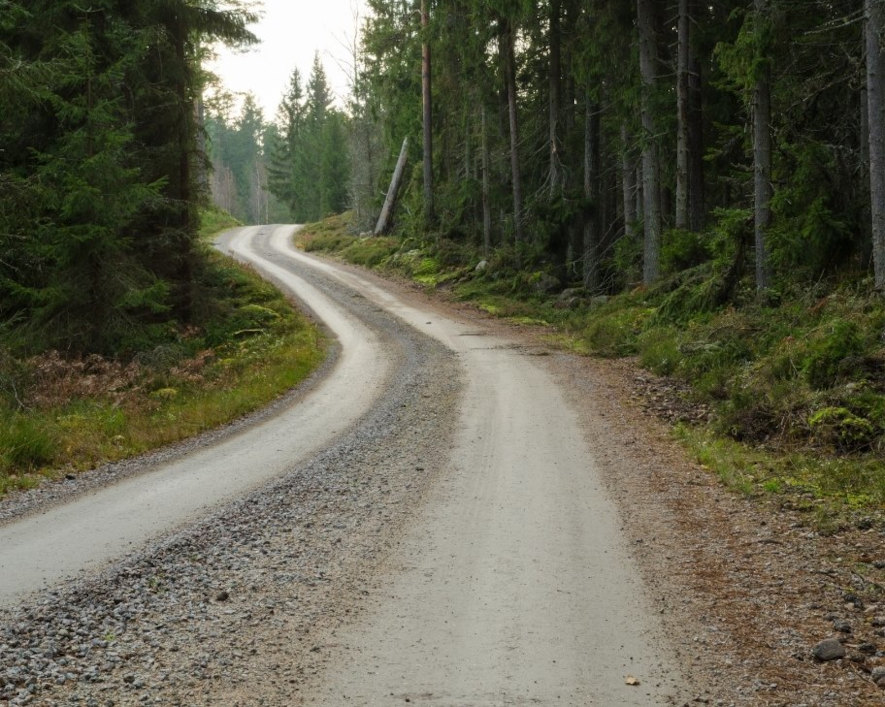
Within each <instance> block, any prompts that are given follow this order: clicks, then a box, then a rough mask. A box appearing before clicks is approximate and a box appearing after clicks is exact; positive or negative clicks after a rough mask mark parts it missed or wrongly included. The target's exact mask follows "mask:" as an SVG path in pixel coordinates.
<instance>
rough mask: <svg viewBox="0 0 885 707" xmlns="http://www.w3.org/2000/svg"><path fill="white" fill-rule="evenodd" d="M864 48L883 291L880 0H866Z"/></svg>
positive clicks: (883, 21) (884, 140)
mask: <svg viewBox="0 0 885 707" xmlns="http://www.w3.org/2000/svg"><path fill="white" fill-rule="evenodd" d="M864 12H865V14H866V49H867V113H868V116H869V118H868V123H869V152H870V209H871V224H872V232H873V272H874V276H875V287H876V289H877V290H885V56H883V51H882V39H881V36H882V31H883V29H885V9H883V6H882V2H881V0H865V2H864Z"/></svg>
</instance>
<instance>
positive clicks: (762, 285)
mask: <svg viewBox="0 0 885 707" xmlns="http://www.w3.org/2000/svg"><path fill="white" fill-rule="evenodd" d="M754 7H755V10H756V16H757V22H758V21H760V20H761V21H766V20H767V0H754ZM765 51H766V50H765V49H763V52H765ZM758 59H761V61H760V62H759V64H760V65H759V68H758V69H757V71H758V75H757V76H756V84H755V86H754V88H753V192H754V198H753V204H754V233H755V246H756V289H757V291H760V292H761V291H763V290H766V289H768V288H769V287H771V275H770V273H769V264H768V244H767V240H768V229H769V228H770V226H771V195H772V188H771V67H770V66H769V64H768V63H767V59H768V57H766V56H760V57H758Z"/></svg>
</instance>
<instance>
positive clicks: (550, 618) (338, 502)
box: [0, 227, 689, 705]
mask: <svg viewBox="0 0 885 707" xmlns="http://www.w3.org/2000/svg"><path fill="white" fill-rule="evenodd" d="M291 231H292V229H291V228H284V227H278V228H261V229H259V228H252V229H244V230H241V231H238V232H236V233H233V234H230V235H229V236H228V237H227V238H226V239H225V240H224V246H225V247H226V248H228V249H230V250H231V251H232V252H234V253H235V254H236V255H237V256H238V257H240V258H242V259H246V260H249V261H250V262H253V263H254V264H255V265H256V267H257V268H259V269H260V270H261V271H262V272H264V273H265V274H266V275H267V276H269V277H271V278H273V279H274V280H276V281H277V282H279V283H280V285H281V286H284V287H287V288H289V289H291V290H292V291H293V293H295V294H296V295H297V296H298V297H299V298H301V299H302V300H303V301H304V302H305V303H306V304H307V305H308V306H309V307H310V308H311V309H313V310H314V312H315V313H316V314H317V315H318V316H320V317H322V318H323V319H324V320H325V321H326V322H327V324H328V325H329V327H330V328H331V329H332V330H333V331H334V332H335V333H336V334H337V336H338V338H339V341H340V344H341V354H340V358H339V361H338V363H337V365H336V367H335V369H334V370H333V372H332V373H331V374H330V375H329V377H328V378H327V379H326V381H325V382H323V383H322V384H317V385H316V386H315V388H314V389H313V390H312V391H311V392H310V393H309V394H308V395H306V396H304V399H302V400H299V401H295V404H294V405H291V406H289V407H287V408H286V409H284V410H282V411H280V412H279V413H278V414H276V415H274V416H273V417H271V418H270V419H268V420H265V421H262V422H260V424H256V425H252V426H249V427H247V428H246V429H243V430H241V431H239V432H237V433H236V434H233V435H229V436H228V438H227V439H225V440H223V441H222V443H221V445H213V446H212V447H210V448H207V449H203V448H202V446H201V445H199V444H197V445H196V447H195V448H194V449H193V450H191V451H189V452H188V453H186V454H184V455H183V456H181V455H179V456H180V457H181V458H180V459H176V460H173V461H172V462H171V463H165V462H164V464H163V465H161V467H160V468H159V469H153V468H152V467H148V468H145V469H143V470H141V472H140V473H136V474H133V475H132V476H131V477H130V479H129V480H126V481H124V482H121V483H116V484H112V485H110V486H108V487H107V488H106V489H103V490H100V491H98V492H96V493H93V494H87V495H85V496H82V495H81V496H80V497H77V498H75V499H74V500H72V501H71V502H70V503H66V504H61V505H56V506H52V507H50V508H47V509H44V512H42V513H39V514H37V515H31V516H29V517H26V518H24V519H23V520H20V521H17V522H10V523H7V524H6V525H5V526H4V527H3V528H2V532H3V533H5V535H4V536H3V538H4V539H0V548H3V547H4V546H6V545H9V546H11V547H15V546H16V543H18V542H20V541H19V540H9V538H16V537H21V538H23V537H24V536H25V535H28V534H31V533H33V534H34V535H36V536H37V537H38V538H43V539H42V540H40V542H42V543H43V545H41V546H39V547H37V546H31V549H27V550H24V551H21V550H20V551H19V555H20V556H21V555H24V556H28V555H30V556H37V555H41V554H43V553H46V554H45V559H44V560H42V561H41V562H40V563H34V564H35V566H36V567H37V568H38V571H37V572H36V573H35V574H33V576H34V577H37V581H36V583H34V581H33V579H31V580H29V581H30V582H31V584H30V585H27V587H24V586H23V585H20V584H19V580H18V578H19V577H20V576H25V575H27V574H28V572H25V571H24V570H20V569H16V568H14V566H13V565H11V564H9V563H11V562H12V561H13V560H11V559H7V558H8V557H11V555H7V556H5V557H4V559H0V564H2V563H5V565H4V566H3V569H2V575H0V576H2V578H3V579H2V582H3V584H4V586H5V587H7V589H5V591H6V595H5V596H6V597H7V598H6V602H7V608H6V609H4V611H3V612H2V613H0V619H2V622H0V623H2V625H3V626H4V627H5V628H4V633H3V634H2V635H0V661H2V664H3V665H6V666H7V669H6V672H5V673H3V672H0V699H2V698H4V697H5V698H6V699H7V700H9V701H10V703H11V704H29V703H33V701H34V700H35V699H36V700H37V701H38V702H42V703H46V704H58V703H61V702H62V701H64V700H68V699H69V700H70V701H71V703H75V702H78V701H80V700H83V699H86V700H87V701H90V700H93V699H95V698H96V697H101V698H102V699H104V698H107V697H112V698H113V700H114V702H115V703H116V704H140V703H144V702H145V701H146V700H148V701H150V700H153V701H160V702H163V703H168V704H187V705H192V704H276V705H284V704H285V705H288V704H299V703H301V704H326V705H341V704H364V705H386V704H401V703H405V702H409V703H419V704H420V703H427V704H438V705H502V704H565V705H588V704H599V705H654V704H682V703H683V702H685V700H686V699H687V698H688V695H689V693H688V692H687V688H686V685H685V680H684V678H683V673H682V671H681V669H680V666H679V665H678V664H677V661H676V659H675V658H674V657H673V656H674V653H673V651H672V650H671V647H670V646H669V644H668V642H667V640H666V639H665V637H664V636H663V634H662V629H661V627H660V625H659V624H658V621H657V617H656V613H655V611H654V609H652V606H651V604H650V603H649V601H648V600H647V598H646V595H645V592H644V589H643V583H642V581H641V579H640V576H639V573H638V571H637V569H636V568H635V566H634V564H633V561H632V560H631V555H630V553H629V552H628V550H627V546H626V542H625V540H624V538H623V536H622V533H621V529H620V522H619V518H618V513H617V511H616V510H615V507H614V505H613V504H612V502H611V501H610V500H609V498H608V497H607V494H606V491H605V490H604V488H603V485H602V483H601V481H600V479H599V478H598V476H597V469H596V465H595V461H594V450H593V449H592V448H590V446H589V445H588V443H587V441H586V436H585V432H584V430H583V429H582V427H581V425H580V424H579V423H578V421H577V418H576V416H575V414H574V413H573V411H572V408H571V407H570V403H569V402H567V397H566V396H565V395H564V394H563V391H562V390H561V389H560V388H559V386H558V384H557V383H556V381H555V380H554V378H553V377H552V376H551V375H550V374H549V373H548V372H547V371H546V369H545V367H544V366H542V365H539V364H540V362H541V361H543V356H542V355H541V354H544V353H545V352H544V351H543V350H540V349H537V348H534V347H531V346H523V345H519V344H516V343H514V342H513V341H512V340H510V339H508V338H506V337H501V336H497V335H495V334H493V333H492V332H491V331H490V330H489V329H487V328H486V327H484V326H483V325H482V324H480V323H477V322H475V321H473V322H470V321H466V320H465V321H462V320H460V319H458V318H457V317H456V316H453V315H451V314H450V315H449V316H443V315H442V314H440V313H439V312H438V311H437V310H434V309H433V308H430V307H428V306H426V305H422V304H421V303H420V302H419V301H418V300H417V299H415V298H403V297H401V296H396V295H394V294H391V292H389V291H388V290H387V289H385V288H384V287H383V286H382V285H381V284H380V283H379V282H378V281H377V280H374V279H372V278H369V277H368V276H364V275H360V274H358V273H356V272H355V271H353V270H352V269H347V268H340V267H338V266H334V265H330V264H328V263H324V262H320V261H316V260H314V259H312V258H308V257H307V256H304V255H302V254H300V253H297V252H295V251H294V250H293V249H292V247H291V245H290V243H289V240H290V236H291ZM434 342H435V343H434ZM379 394H382V397H381V398H380V399H378V398H377V395H379ZM320 430H322V431H320ZM170 464H171V466H170ZM207 472H208V473H210V474H212V475H213V480H212V481H210V480H207V478H206V477H204V476H200V474H204V473H207ZM215 477H217V479H216V478H215ZM189 479H193V481H190V480H189ZM225 479H242V481H241V482H238V483H241V486H240V487H239V488H235V487H233V486H231V485H228V483H227V482H226V481H225V482H224V483H218V482H219V481H221V480H225ZM262 479H263V481H262ZM191 483H194V484H196V486H189V484H191ZM262 483H263V485H262ZM215 486H220V487H222V489H223V491H222V492H221V493H220V494H219V495H218V496H216V497H213V498H209V497H207V495H206V494H205V493H204V491H203V489H204V488H214V487H215ZM244 494H245V496H244V497H243V499H242V500H239V501H230V505H225V504H227V503H229V499H232V498H234V497H236V496H238V495H239V496H243V495H244ZM102 499H104V500H102ZM79 504H92V505H79ZM95 504H98V505H95ZM118 504H128V505H124V506H122V507H123V508H124V509H125V510H123V511H122V513H121V511H120V510H119V506H118ZM167 506H183V510H182V511H181V512H180V514H179V515H177V516H176V517H175V518H174V519H172V520H167V519H164V518H160V517H159V516H160V511H161V510H164V511H165V509H166V507H167ZM84 509H85V510H84ZM105 509H106V510H105ZM143 511H146V513H143ZM139 513H141V514H142V515H141V517H143V518H146V519H148V520H149V522H147V525H148V529H147V531H146V532H145V534H143V535H141V536H133V535H130V534H129V530H128V528H129V526H130V525H134V526H139V525H141V523H140V522H139V521H137V520H133V519H129V518H126V519H125V520H126V522H123V521H122V520H121V521H119V522H120V525H119V526H118V525H115V524H116V523H118V520H116V519H117V518H118V517H121V516H133V518H135V517H136V516H138V514H139ZM84 514H85V515H87V516H89V522H88V523H86V522H83V521H82V520H81V521H72V522H74V523H75V524H74V525H70V526H62V525H61V523H62V522H67V521H64V519H65V518H72V517H75V516H80V515H84ZM90 525H95V526H96V532H99V531H100V530H101V531H103V535H102V538H101V539H100V540H99V539H98V536H90V535H88V534H87V533H88V532H89V526H90ZM23 528H27V532H23V531H22V530H21V529H23ZM42 529H51V530H52V532H50V533H42ZM139 532H141V531H139ZM16 533H18V534H19V535H18V536H17V535H16ZM66 538H67V539H68V542H67V545H63V546H61V547H62V549H58V548H54V547H53V544H54V543H56V542H58V543H62V542H65V540H66ZM21 542H24V540H22V541H21ZM138 545H142V546H143V547H142V549H138V547H137V546H138ZM127 548H132V552H131V553H130V555H129V556H128V557H126V558H124V559H122V560H118V561H111V560H112V558H113V557H114V556H115V555H116V556H118V555H120V554H121V553H123V552H125V551H126V549H127ZM87 550H88V551H89V552H90V553H93V554H91V555H89V556H88V557H87V558H86V559H83V553H84V552H86V551H87ZM96 552H97V554H94V553H96ZM52 553H55V554H52ZM70 558H73V559H72V561H70V562H68V561H67V559H70ZM62 560H66V561H65V562H63V561H62ZM108 563H110V564H108ZM93 565H101V566H104V570H103V572H102V573H101V574H96V573H95V571H90V572H88V573H86V574H84V575H82V577H81V579H80V580H79V581H78V582H76V583H74V584H72V585H65V584H64V580H65V578H66V577H68V576H70V574H71V573H73V572H75V571H77V570H79V569H89V568H90V567H91V566H93ZM11 568H12V569H11ZM48 573H55V574H48ZM44 577H46V579H45V581H46V582H47V584H48V586H49V591H48V593H44V594H37V595H31V596H30V597H29V598H25V599H22V596H23V594H24V593H25V591H28V590H33V589H36V588H38V585H40V584H42V582H43V581H44V579H43V578H44ZM13 578H14V580H13ZM10 586H11V587H12V589H8V587H10ZM4 641H5V642H4ZM22 646H28V648H27V649H26V650H24V651H23V650H22Z"/></svg>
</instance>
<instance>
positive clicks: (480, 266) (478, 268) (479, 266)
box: [473, 260, 489, 275]
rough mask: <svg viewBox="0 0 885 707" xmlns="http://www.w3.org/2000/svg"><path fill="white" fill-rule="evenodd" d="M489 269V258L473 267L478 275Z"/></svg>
mask: <svg viewBox="0 0 885 707" xmlns="http://www.w3.org/2000/svg"><path fill="white" fill-rule="evenodd" d="M488 269H489V261H488V260H480V261H479V262H478V263H477V264H476V267H475V268H473V272H474V273H476V274H477V275H482V274H483V273H484V272H485V271H486V270H488Z"/></svg>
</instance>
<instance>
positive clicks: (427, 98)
mask: <svg viewBox="0 0 885 707" xmlns="http://www.w3.org/2000/svg"><path fill="white" fill-rule="evenodd" d="M428 19H429V18H428V14H427V0H421V34H422V42H421V97H422V104H423V123H424V221H425V223H426V224H431V223H433V104H432V97H431V93H430V37H428V24H429V22H428Z"/></svg>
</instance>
